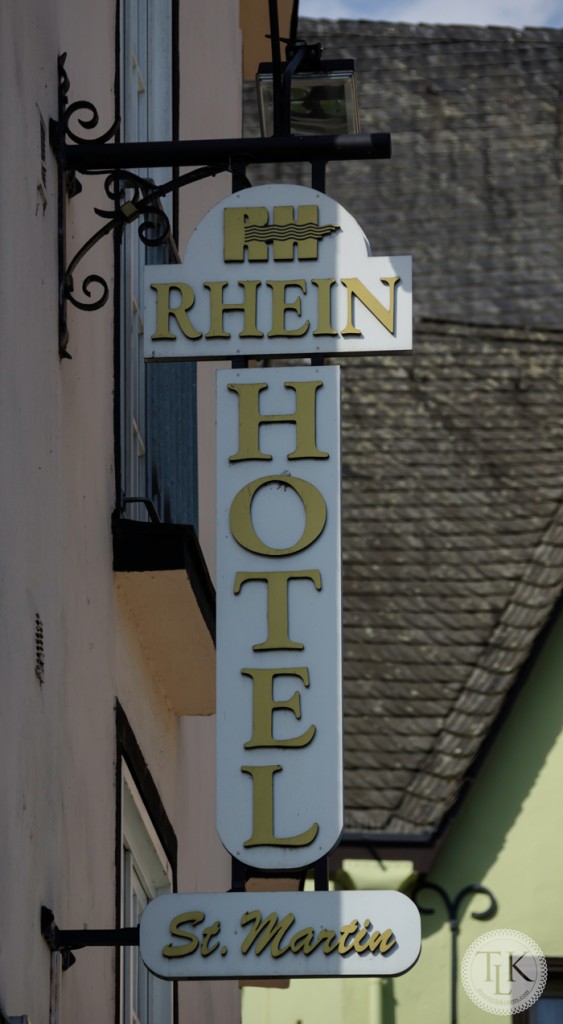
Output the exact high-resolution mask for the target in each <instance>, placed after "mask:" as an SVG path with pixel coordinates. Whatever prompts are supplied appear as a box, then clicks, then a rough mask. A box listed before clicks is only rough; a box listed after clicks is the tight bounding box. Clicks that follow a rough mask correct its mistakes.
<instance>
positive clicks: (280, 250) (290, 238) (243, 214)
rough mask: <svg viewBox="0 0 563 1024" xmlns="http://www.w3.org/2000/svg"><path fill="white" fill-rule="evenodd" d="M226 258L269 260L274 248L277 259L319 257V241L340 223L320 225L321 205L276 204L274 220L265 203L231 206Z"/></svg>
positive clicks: (227, 213)
mask: <svg viewBox="0 0 563 1024" xmlns="http://www.w3.org/2000/svg"><path fill="white" fill-rule="evenodd" d="M224 218H225V219H224V258H225V262H226V263H242V262H243V260H244V258H245V256H247V258H248V260H249V262H251V263H254V262H255V263H267V262H268V260H269V258H270V249H269V246H271V247H272V252H273V257H274V260H275V261H276V262H277V261H280V260H289V261H293V260H294V259H295V251H296V250H297V259H298V260H316V259H317V257H318V246H319V242H320V241H322V239H323V238H326V237H327V236H328V235H331V234H332V233H333V232H334V231H340V228H339V227H338V225H336V224H325V225H323V226H321V225H319V208H318V206H298V207H297V217H295V211H294V208H293V207H292V206H274V208H273V222H272V223H271V224H270V223H269V211H268V209H267V207H265V206H239V207H227V208H226V209H225V211H224Z"/></svg>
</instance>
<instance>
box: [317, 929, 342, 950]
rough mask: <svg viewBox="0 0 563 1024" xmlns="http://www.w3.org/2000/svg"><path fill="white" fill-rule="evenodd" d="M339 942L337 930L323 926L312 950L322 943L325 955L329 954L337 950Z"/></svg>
mask: <svg viewBox="0 0 563 1024" xmlns="http://www.w3.org/2000/svg"><path fill="white" fill-rule="evenodd" d="M339 942H340V938H339V937H338V936H337V935H336V932H333V931H331V929H330V928H321V930H320V932H319V934H318V936H317V941H316V943H315V945H314V946H313V949H312V950H311V952H313V951H314V950H315V949H317V948H318V947H319V946H320V945H322V947H323V953H324V955H325V956H329V954H330V953H335V952H336V950H337V949H338V943H339Z"/></svg>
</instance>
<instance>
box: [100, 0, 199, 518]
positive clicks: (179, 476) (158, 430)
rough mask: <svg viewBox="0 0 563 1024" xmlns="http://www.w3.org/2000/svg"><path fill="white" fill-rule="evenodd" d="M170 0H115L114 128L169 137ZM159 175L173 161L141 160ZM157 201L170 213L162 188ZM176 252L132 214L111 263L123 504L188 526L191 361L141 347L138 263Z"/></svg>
mask: <svg viewBox="0 0 563 1024" xmlns="http://www.w3.org/2000/svg"><path fill="white" fill-rule="evenodd" d="M176 2H177V0H122V5H121V15H120V88H121V138H122V140H123V141H124V142H145V141H149V140H151V141H152V140H166V139H172V138H173V137H174V135H175V134H176V126H175V124H174V120H175V117H174V110H175V95H174V88H173V82H174V77H175V76H174V67H175V61H176V57H175V49H176V48H177V43H176V44H175V43H174V36H176V37H177V31H175V29H174V19H175V7H174V5H175V3H176ZM136 173H137V174H139V175H140V176H141V177H143V178H146V177H150V178H152V179H153V180H154V181H155V182H156V184H162V183H164V182H166V181H168V180H170V178H171V177H172V168H152V169H151V168H149V169H147V168H144V169H143V168H140V169H138V170H137V171H136ZM131 194H132V193H129V196H130V195H131ZM162 205H163V209H164V211H165V213H166V215H167V216H168V218H169V220H170V222H171V223H172V221H173V203H172V200H171V198H170V196H167V197H165V198H164V199H163V200H162ZM176 259H177V257H176V254H175V249H174V246H173V245H172V244H170V245H169V244H165V245H161V246H158V247H152V248H151V247H147V246H145V245H143V243H142V242H141V241H140V240H139V238H138V234H137V230H136V225H135V223H133V224H132V225H131V226H130V227H129V228H127V230H126V231H125V233H124V238H123V244H122V254H121V267H120V317H119V319H120V334H121V339H120V395H119V400H120V435H121V436H120V441H121V443H120V468H119V491H120V501H119V504H120V505H121V508H122V511H123V512H124V513H125V514H126V515H127V516H128V517H129V518H138V519H146V518H147V510H146V507H145V506H144V505H143V503H142V502H141V501H139V499H148V501H150V502H151V503H152V504H153V505H154V508H155V509H156V512H157V514H158V516H159V518H160V519H161V520H163V521H166V522H175V523H189V524H191V525H193V526H196V528H197V442H196V429H197V427H196V421H197V409H196V369H195V364H192V363H150V364H148V365H146V366H145V363H144V360H143V355H142V331H143V323H142V316H143V308H142V296H143V272H144V266H145V264H146V263H149V262H150V263H154V262H158V263H170V262H175V261H176Z"/></svg>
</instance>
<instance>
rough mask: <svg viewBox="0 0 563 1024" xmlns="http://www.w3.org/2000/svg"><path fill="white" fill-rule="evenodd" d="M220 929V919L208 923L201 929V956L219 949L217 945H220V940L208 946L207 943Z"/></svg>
mask: <svg viewBox="0 0 563 1024" xmlns="http://www.w3.org/2000/svg"><path fill="white" fill-rule="evenodd" d="M220 931H221V922H220V921H214V922H213V924H210V925H208V926H207V928H204V929H203V932H202V935H203V940H202V943H201V955H202V956H210V955H211V953H214V952H215V950H216V949H219V946H220V945H221V943H220V942H216V943H215V945H214V946H210V945H209V940H210V939H212V938H213V937H214V936H215V935H218V934H219V932H220Z"/></svg>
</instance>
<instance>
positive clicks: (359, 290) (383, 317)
mask: <svg viewBox="0 0 563 1024" xmlns="http://www.w3.org/2000/svg"><path fill="white" fill-rule="evenodd" d="M341 280H342V284H343V285H344V286H345V288H346V290H347V292H348V322H347V324H346V327H344V329H343V331H342V336H343V337H349V336H351V335H357V334H361V333H362V332H361V331H360V330H359V329H358V328H357V327H356V326H355V325H354V298H357V299H359V300H360V302H361V303H362V305H363V306H365V307H366V309H367V310H369V312H370V313H371V314H372V316H374V317H375V319H376V320H379V323H380V324H382V325H383V327H385V330H386V331H389V334H393V331H394V330H395V292H396V288H397V283H398V282H399V281H400V280H401V278H400V277H382V278H380V280H381V281H382V282H383V284H386V285H387V287H388V288H389V290H390V292H391V299H390V304H389V309H385V306H384V305H383V304H382V303H381V302H380V301H379V299H376V297H375V295H372V293H371V292H370V291H368V289H367V288H366V286H365V285H363V284H362V282H361V281H360V280H359V278H357V277H343V278H341ZM268 337H269V335H268Z"/></svg>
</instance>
